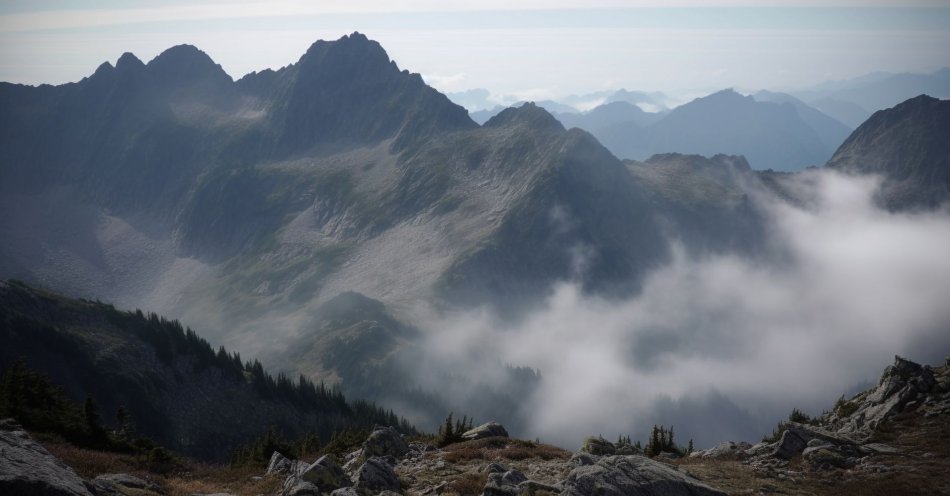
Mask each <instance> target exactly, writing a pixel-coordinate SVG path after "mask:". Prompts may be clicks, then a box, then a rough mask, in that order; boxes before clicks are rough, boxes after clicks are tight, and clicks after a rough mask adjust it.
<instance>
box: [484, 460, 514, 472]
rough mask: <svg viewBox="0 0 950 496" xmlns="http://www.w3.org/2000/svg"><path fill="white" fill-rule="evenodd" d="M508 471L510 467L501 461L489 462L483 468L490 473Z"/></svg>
mask: <svg viewBox="0 0 950 496" xmlns="http://www.w3.org/2000/svg"><path fill="white" fill-rule="evenodd" d="M507 471H508V469H507V468H505V466H504V465H502V464H500V463H494V462H492V463H489V464H488V465H485V468H484V469H482V472H488V473H489V474H493V473H495V472H507Z"/></svg>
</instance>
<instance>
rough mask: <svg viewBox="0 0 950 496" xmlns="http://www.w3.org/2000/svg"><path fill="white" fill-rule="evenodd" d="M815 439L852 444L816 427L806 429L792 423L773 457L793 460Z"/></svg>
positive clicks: (777, 445)
mask: <svg viewBox="0 0 950 496" xmlns="http://www.w3.org/2000/svg"><path fill="white" fill-rule="evenodd" d="M813 439H820V440H822V441H825V442H827V443H828V444H833V445H836V446H837V445H843V444H850V442H849V441H847V440H844V439H840V438H836V437H834V436H832V435H831V434H828V433H825V432H821V431H820V430H819V429H817V428H815V427H806V426H804V425H802V424H797V423H794V422H790V423H789V424H787V425H786V427H785V432H783V433H782V438H781V439H779V441H778V442H777V443H775V447H774V448H773V450H772V453H771V454H772V456H776V457H779V458H783V459H785V460H788V459H791V458H792V457H793V456H795V455H797V454H799V453H801V452H802V451H804V450H805V448H806V447H808V443H809V442H810V441H811V440H813Z"/></svg>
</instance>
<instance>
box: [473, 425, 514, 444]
mask: <svg viewBox="0 0 950 496" xmlns="http://www.w3.org/2000/svg"><path fill="white" fill-rule="evenodd" d="M486 437H508V431H506V430H505V428H504V426H502V425H501V424H499V423H498V422H486V423H484V424H482V425H480V426H478V427H476V428H474V429H471V430H468V431H465V432H464V433H463V434H462V439H465V440H468V441H471V440H473V439H482V438H486Z"/></svg>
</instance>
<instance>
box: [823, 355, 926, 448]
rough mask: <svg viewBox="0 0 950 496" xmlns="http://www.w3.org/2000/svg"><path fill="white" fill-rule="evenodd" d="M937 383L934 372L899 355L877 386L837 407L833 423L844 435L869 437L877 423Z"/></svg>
mask: <svg viewBox="0 0 950 496" xmlns="http://www.w3.org/2000/svg"><path fill="white" fill-rule="evenodd" d="M935 385H936V380H935V379H934V375H933V371H932V370H931V368H930V367H929V366H921V365H920V364H917V363H914V362H912V361H910V360H906V359H904V358H901V357H899V356H895V357H894V364H893V365H890V366H888V367H887V368H886V369H884V373H883V374H882V375H881V379H880V380H879V381H878V384H877V386H876V387H875V388H874V389H871V390H870V391H867V392H865V393H861V394H859V395H857V396H855V397H854V398H852V399H851V400H849V401H846V402H844V403H842V404H839V406H838V407H837V408H836V412H835V417H834V418H832V419H831V423H832V424H833V425H835V426H836V427H837V432H838V433H839V434H841V435H846V436H851V437H855V438H857V439H861V440H866V439H867V438H868V437H870V434H871V433H872V432H873V431H874V429H876V428H877V426H878V425H879V424H880V423H881V422H883V421H885V420H887V419H888V418H890V417H892V416H894V415H896V414H898V413H900V412H902V411H904V408H905V407H906V406H907V405H908V404H910V403H911V402H913V401H915V400H917V399H918V398H920V397H921V396H923V395H925V394H926V393H928V392H930V390H931V389H932V388H933V387H934V386H935Z"/></svg>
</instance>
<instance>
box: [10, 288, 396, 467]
mask: <svg viewBox="0 0 950 496" xmlns="http://www.w3.org/2000/svg"><path fill="white" fill-rule="evenodd" d="M0 339H2V341H3V343H4V346H3V349H2V350H0V370H3V371H7V370H9V369H10V368H11V367H12V366H13V364H14V362H15V361H17V360H20V359H22V360H23V361H24V364H25V366H26V367H27V368H28V369H30V370H33V371H37V372H40V373H43V374H46V375H48V376H49V378H50V379H51V380H52V381H53V383H54V384H58V385H61V386H62V387H63V388H64V389H65V391H66V394H67V395H68V396H69V397H71V398H72V399H73V400H74V401H77V402H81V401H82V400H84V399H85V398H86V397H92V398H94V399H95V401H96V403H97V405H98V408H99V412H100V415H101V416H102V417H103V418H104V419H106V421H107V422H109V424H111V423H112V420H111V419H113V418H115V417H116V411H117V410H118V409H119V407H120V406H121V407H122V408H123V409H124V410H125V411H126V412H127V413H128V415H129V417H130V418H131V419H132V423H133V424H134V426H135V431H136V433H137V434H138V435H141V436H145V437H147V438H150V439H152V440H154V441H155V442H158V443H160V444H161V445H164V446H166V447H168V448H171V449H173V450H175V451H177V452H179V453H182V454H185V455H189V456H192V457H196V458H199V459H203V460H213V461H223V460H227V459H228V458H229V457H230V456H231V452H232V451H233V450H234V449H235V448H237V447H239V446H241V445H243V444H247V443H249V442H251V441H252V440H254V439H257V438H258V437H260V436H262V435H263V434H264V432H265V431H266V430H267V429H268V428H269V427H271V426H274V427H276V428H277V429H278V430H279V431H280V432H283V433H284V435H285V436H288V437H302V436H303V435H304V434H306V433H308V432H312V433H316V434H318V435H319V436H320V437H321V438H322V439H323V440H324V442H325V441H327V440H329V439H330V437H331V434H333V433H336V432H342V431H343V430H346V429H368V428H370V427H372V426H373V425H374V424H375V423H385V424H388V425H400V420H399V419H398V418H397V417H396V416H395V415H394V414H393V413H392V412H387V411H385V410H382V409H380V408H377V407H375V406H373V405H370V404H367V403H363V402H356V403H353V402H348V401H347V400H346V398H345V397H344V396H343V395H342V394H341V393H340V392H339V391H338V390H334V389H330V388H327V387H325V386H324V385H323V384H314V383H312V382H310V381H308V380H306V379H304V378H302V377H301V378H299V379H290V378H288V377H287V376H283V375H280V376H278V377H273V376H271V375H269V374H268V373H266V372H265V371H264V368H263V365H262V364H261V363H260V362H258V361H257V360H254V361H246V362H245V361H243V360H242V359H241V357H240V355H238V354H234V353H229V352H228V351H226V350H225V349H224V348H223V347H222V348H220V349H219V350H217V351H215V350H214V349H213V348H211V346H210V345H209V344H208V342H207V341H205V340H204V339H202V338H201V337H199V336H198V335H197V334H196V333H194V331H192V330H191V329H185V328H183V327H182V326H181V324H179V323H178V322H176V321H168V320H165V319H164V318H162V317H159V316H157V315H155V314H148V315H145V314H143V313H142V312H141V311H135V312H127V311H120V310H116V309H115V308H114V307H113V306H112V305H107V304H104V303H100V302H93V301H87V300H74V299H69V298H65V297H62V296H59V295H56V294H53V293H49V292H46V291H42V290H37V289H33V288H30V287H28V286H24V285H22V284H20V283H17V282H9V281H0ZM13 394H15V395H17V396H19V394H18V393H15V392H14V393H13ZM6 399H11V398H6ZM12 399H17V397H16V396H15V397H13V398H12ZM19 399H20V400H25V399H26V397H19ZM26 420H30V419H26ZM402 427H403V428H405V429H407V430H410V431H411V427H409V426H408V425H407V424H402Z"/></svg>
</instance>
